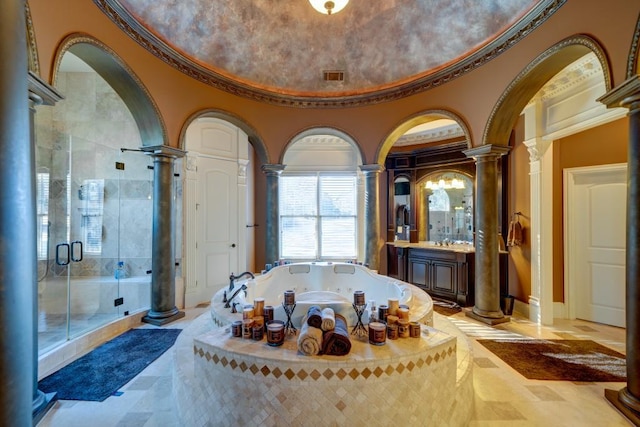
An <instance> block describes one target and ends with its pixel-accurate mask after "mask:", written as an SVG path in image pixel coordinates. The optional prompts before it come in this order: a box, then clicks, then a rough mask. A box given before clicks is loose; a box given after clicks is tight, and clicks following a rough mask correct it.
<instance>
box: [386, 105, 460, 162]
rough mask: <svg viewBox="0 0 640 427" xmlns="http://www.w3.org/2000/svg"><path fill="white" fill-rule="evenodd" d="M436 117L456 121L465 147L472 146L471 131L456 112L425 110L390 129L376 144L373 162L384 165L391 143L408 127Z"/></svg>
mask: <svg viewBox="0 0 640 427" xmlns="http://www.w3.org/2000/svg"><path fill="white" fill-rule="evenodd" d="M437 119H451V120H454V121H456V122H457V123H458V125H459V126H460V128H461V129H462V133H463V134H464V137H465V139H466V141H467V148H471V147H472V144H471V131H470V130H469V126H467V123H466V122H465V121H464V120H463V119H462V118H461V117H460V116H459V115H458V114H456V113H453V112H451V111H448V110H426V111H421V112H419V113H416V114H414V115H413V116H411V117H409V118H407V119H404V120H403V121H402V122H401V123H400V124H398V125H397V126H396V127H395V128H394V129H393V130H392V131H391V133H389V134H388V135H387V137H386V138H385V139H384V140H383V142H382V144H380V145H379V146H378V150H377V151H376V155H375V162H376V163H377V164H379V165H384V163H385V159H386V158H387V155H388V154H389V152H390V151H391V147H393V144H394V143H395V142H396V141H397V140H398V139H400V137H402V135H404V134H405V133H406V132H407V131H408V130H409V129H411V128H413V127H416V126H418V125H421V124H423V123H428V122H430V121H433V120H437Z"/></svg>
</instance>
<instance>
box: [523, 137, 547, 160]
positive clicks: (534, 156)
mask: <svg viewBox="0 0 640 427" xmlns="http://www.w3.org/2000/svg"><path fill="white" fill-rule="evenodd" d="M523 144H524V145H525V147H527V150H528V151H529V162H536V161H538V160H540V159H541V158H542V155H543V154H544V153H545V151H547V149H548V148H549V147H550V146H551V141H546V140H543V139H542V138H533V139H530V140H528V141H523Z"/></svg>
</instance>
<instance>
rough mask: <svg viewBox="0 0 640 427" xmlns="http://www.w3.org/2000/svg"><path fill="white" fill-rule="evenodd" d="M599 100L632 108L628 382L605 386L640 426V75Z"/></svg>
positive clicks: (608, 394) (611, 399)
mask: <svg viewBox="0 0 640 427" xmlns="http://www.w3.org/2000/svg"><path fill="white" fill-rule="evenodd" d="M598 101H600V102H602V103H604V104H605V105H606V106H607V107H609V108H614V107H625V108H628V109H629V149H628V154H627V242H626V244H627V254H626V298H625V300H626V319H625V321H626V325H625V327H626V347H627V386H626V387H625V388H623V389H621V390H620V391H615V390H605V392H604V394H605V397H606V398H607V400H608V401H609V402H611V403H612V404H613V405H614V406H615V407H616V408H617V409H618V410H619V411H620V412H622V413H623V414H624V415H625V416H626V417H627V418H629V419H630V420H631V421H632V422H633V423H634V424H635V425H637V426H640V76H637V75H636V76H634V77H632V78H630V79H628V80H626V81H625V82H623V83H622V84H621V85H620V86H619V87H617V88H615V89H613V90H612V91H610V92H609V93H607V94H605V95H604V96H603V97H601V98H600V99H598Z"/></svg>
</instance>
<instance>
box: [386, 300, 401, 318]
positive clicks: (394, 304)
mask: <svg viewBox="0 0 640 427" xmlns="http://www.w3.org/2000/svg"><path fill="white" fill-rule="evenodd" d="M387 305H388V306H389V314H393V315H394V316H395V314H396V311H398V308H400V301H399V300H398V298H389V302H388V304H387Z"/></svg>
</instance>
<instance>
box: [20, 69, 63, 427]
mask: <svg viewBox="0 0 640 427" xmlns="http://www.w3.org/2000/svg"><path fill="white" fill-rule="evenodd" d="M28 86H29V129H30V132H31V133H30V150H33V155H34V156H35V147H36V138H35V135H36V131H35V115H36V106H38V105H49V106H52V105H55V103H56V102H58V101H60V100H61V99H62V98H63V96H62V95H60V94H59V93H58V92H57V91H56V90H55V89H54V88H53V87H51V86H49V85H48V84H47V83H45V82H44V81H42V80H41V79H40V78H39V77H38V76H36V75H35V74H33V73H31V72H29V77H28ZM30 167H31V168H32V169H31V172H32V173H31V174H32V176H33V179H34V180H35V171H36V164H35V157H34V160H33V163H32V164H31V166H30ZM34 185H35V184H34ZM33 197H34V202H35V197H36V193H35V192H34V193H33ZM34 221H35V215H34ZM34 233H35V229H34ZM47 244H48V242H47ZM36 253H37V252H36V251H35V250H34V252H33V255H32V258H33V261H34V262H35V263H36V266H35V272H34V278H35V280H34V281H33V283H32V288H33V312H32V317H33V326H34V327H33V331H32V336H33V405H32V406H33V409H32V412H33V424H34V425H35V424H37V423H38V422H39V421H40V420H41V419H42V417H43V416H44V415H45V414H46V413H47V411H48V410H49V409H50V408H51V406H53V403H54V400H55V395H56V393H46V394H45V393H44V392H42V391H40V390H38V328H37V325H38V280H37V271H38V265H37V262H38V260H37V256H36Z"/></svg>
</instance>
